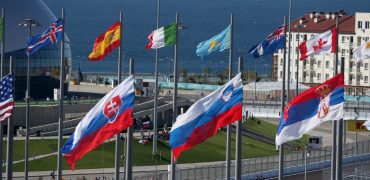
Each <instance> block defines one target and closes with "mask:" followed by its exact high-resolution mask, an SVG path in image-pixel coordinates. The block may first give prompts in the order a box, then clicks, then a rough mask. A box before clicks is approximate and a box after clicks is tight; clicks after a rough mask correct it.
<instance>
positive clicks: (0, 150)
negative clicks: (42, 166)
mask: <svg viewBox="0 0 370 180" xmlns="http://www.w3.org/2000/svg"><path fill="white" fill-rule="evenodd" d="M1 17H2V20H3V29H2V31H3V37H1V39H2V41H1V62H0V63H1V70H0V76H1V78H2V77H3V75H4V74H3V69H4V66H3V65H4V63H3V62H4V52H5V50H4V47H5V46H4V45H5V42H4V39H5V35H4V32H5V9H4V8H2V13H1ZM3 133H4V132H3V123H2V122H0V163H1V167H2V165H3ZM0 175H1V176H0V180H1V179H2V178H3V171H1V174H0Z"/></svg>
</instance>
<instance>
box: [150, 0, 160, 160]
mask: <svg viewBox="0 0 370 180" xmlns="http://www.w3.org/2000/svg"><path fill="white" fill-rule="evenodd" d="M160 5H161V0H157V29H158V28H159V17H160V7H161V6H160ZM154 69H155V70H154V71H155V72H154V73H155V84H154V107H153V152H152V155H156V154H157V131H158V130H157V127H158V114H157V106H158V49H156V50H155V68H154Z"/></svg>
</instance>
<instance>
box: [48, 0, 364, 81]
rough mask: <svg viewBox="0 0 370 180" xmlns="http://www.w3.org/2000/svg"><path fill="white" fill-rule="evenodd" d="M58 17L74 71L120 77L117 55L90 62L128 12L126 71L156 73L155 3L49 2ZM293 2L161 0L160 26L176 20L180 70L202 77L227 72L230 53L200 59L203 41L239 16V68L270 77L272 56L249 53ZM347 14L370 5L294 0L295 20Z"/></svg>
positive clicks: (166, 55) (163, 56)
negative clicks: (100, 39)
mask: <svg viewBox="0 0 370 180" xmlns="http://www.w3.org/2000/svg"><path fill="white" fill-rule="evenodd" d="M44 1H45V3H46V4H47V5H48V6H49V7H50V8H51V9H52V11H53V12H54V13H55V14H56V16H60V14H61V8H62V7H64V8H65V17H66V20H65V29H66V33H67V34H68V36H69V38H70V41H71V48H72V55H73V57H72V58H73V68H74V69H75V70H76V69H78V67H79V66H80V67H81V71H82V72H116V71H117V56H118V53H117V50H115V51H113V52H112V53H111V54H110V55H109V56H108V57H106V58H105V59H104V60H103V61H100V62H90V61H88V60H87V56H88V55H89V53H90V52H91V50H92V48H93V44H94V40H95V38H96V37H97V36H98V35H99V34H100V33H102V32H104V31H105V30H106V29H107V28H108V27H109V26H110V25H111V24H113V23H114V22H116V21H118V20H119V11H122V13H123V41H122V48H123V66H124V71H125V72H127V71H128V62H129V59H130V58H133V59H135V65H136V67H135V71H136V72H140V73H154V58H155V57H154V56H155V51H153V50H146V49H145V48H144V46H145V45H146V44H147V43H148V40H147V36H148V35H149V34H150V32H151V31H152V30H154V29H155V28H156V16H157V13H156V11H157V1H156V0H105V1H103V0H63V1H55V0H44ZM288 4H289V0H161V13H160V26H164V25H167V24H169V23H171V22H174V21H175V13H176V12H178V13H179V17H180V18H179V19H180V22H181V23H182V24H183V25H185V26H186V27H187V28H186V29H182V30H181V31H179V71H181V70H183V69H186V70H187V71H188V72H189V73H201V72H203V69H204V68H209V69H210V71H211V72H213V73H217V72H222V71H224V70H225V69H226V68H227V66H228V53H229V52H228V51H225V52H214V53H213V54H211V55H210V56H208V57H207V59H205V60H201V59H200V58H199V57H197V56H196V55H195V49H196V46H197V44H198V43H199V42H201V41H203V40H207V39H208V38H210V37H212V36H213V35H215V34H217V33H219V32H221V31H222V30H223V29H225V28H226V27H227V26H228V25H229V23H230V14H231V13H233V15H234V63H233V69H234V70H235V71H236V68H237V57H239V56H241V57H243V58H244V60H245V61H244V62H245V63H244V69H249V70H254V65H255V63H257V64H256V69H257V71H258V72H259V74H269V73H271V61H272V56H266V57H263V58H261V59H258V60H257V59H254V58H253V57H252V56H250V55H249V54H248V50H249V49H250V47H252V46H253V45H256V44H258V43H259V42H260V41H262V40H263V39H264V38H265V37H266V36H267V35H268V34H269V33H270V32H271V31H273V30H274V29H275V28H276V27H278V26H279V25H282V24H283V19H284V16H287V15H288ZM339 9H344V10H345V12H346V13H347V14H349V15H353V14H354V13H355V12H370V1H369V0H293V4H292V19H295V18H298V17H299V16H302V15H304V14H306V13H309V12H311V11H316V12H321V11H324V12H334V11H338V10H339ZM173 49H174V48H173V46H172V47H165V48H162V49H160V51H159V58H160V59H159V60H160V61H159V68H160V73H171V72H172V69H173V68H172V67H173Z"/></svg>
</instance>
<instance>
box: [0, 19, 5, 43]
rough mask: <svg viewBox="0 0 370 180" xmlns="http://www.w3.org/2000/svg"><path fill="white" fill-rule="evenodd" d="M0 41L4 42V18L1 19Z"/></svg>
mask: <svg viewBox="0 0 370 180" xmlns="http://www.w3.org/2000/svg"><path fill="white" fill-rule="evenodd" d="M0 41H1V42H2V41H4V17H0Z"/></svg>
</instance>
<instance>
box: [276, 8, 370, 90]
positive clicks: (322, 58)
mask: <svg viewBox="0 0 370 180" xmlns="http://www.w3.org/2000/svg"><path fill="white" fill-rule="evenodd" d="M337 14H338V13H330V12H327V13H325V12H319V13H317V12H311V13H310V14H306V15H304V16H302V17H300V18H298V19H296V20H293V21H292V23H291V32H292V38H291V54H290V59H291V62H290V64H291V69H290V72H291V73H290V75H291V76H290V77H291V81H296V79H297V63H298V60H297V59H298V58H299V57H298V56H299V52H298V49H297V47H298V45H299V43H301V42H303V41H305V40H307V39H309V38H310V37H311V36H314V35H316V34H318V33H322V32H325V31H327V30H329V29H330V28H332V27H335V16H336V15H337ZM339 15H340V20H339V21H340V25H339V39H338V42H339V52H338V55H339V62H340V61H341V59H344V61H345V70H344V71H345V72H344V74H345V85H346V87H345V90H346V93H348V94H352V95H355V94H359V95H362V94H364V93H365V91H367V90H369V89H370V82H369V77H370V70H369V63H370V59H367V60H364V61H363V62H356V60H355V59H354V58H353V54H352V50H353V49H354V48H356V47H357V46H360V45H361V44H363V43H365V42H366V41H368V40H369V37H370V13H356V14H355V15H354V16H353V15H352V16H348V15H346V13H345V12H344V11H339ZM286 47H288V38H287V45H286ZM334 58H335V54H334V53H333V54H329V55H319V56H314V57H310V58H308V59H306V60H304V61H303V62H302V61H301V62H299V63H298V65H299V67H298V72H299V73H298V82H300V83H303V84H306V85H309V86H314V85H316V84H318V83H322V82H324V81H325V80H327V79H329V78H331V77H332V76H333V75H334V66H335V65H334V63H335V59H334ZM287 59H288V54H287ZM286 64H287V65H288V63H286ZM338 70H340V67H338ZM282 71H283V50H279V51H278V52H276V53H275V54H274V56H273V66H272V77H273V79H274V80H277V81H281V80H282ZM291 88H293V89H294V88H295V86H293V87H291Z"/></svg>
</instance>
